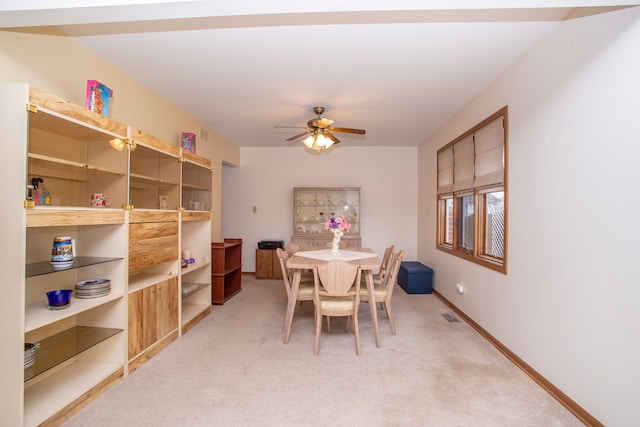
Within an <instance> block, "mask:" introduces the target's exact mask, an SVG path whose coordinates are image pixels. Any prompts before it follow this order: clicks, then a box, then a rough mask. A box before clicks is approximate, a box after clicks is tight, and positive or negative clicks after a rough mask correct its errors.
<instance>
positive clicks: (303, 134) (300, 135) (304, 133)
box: [286, 130, 311, 141]
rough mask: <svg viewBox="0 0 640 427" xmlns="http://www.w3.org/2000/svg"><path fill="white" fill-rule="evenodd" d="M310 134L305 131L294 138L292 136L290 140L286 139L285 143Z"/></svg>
mask: <svg viewBox="0 0 640 427" xmlns="http://www.w3.org/2000/svg"><path fill="white" fill-rule="evenodd" d="M310 133H311V131H310V130H307V131H305V132H302V133H299V134H298V135H295V136H292V137H291V138H288V139H286V141H293V140H294V139H298V138H301V137H303V136H305V135H308V134H310Z"/></svg>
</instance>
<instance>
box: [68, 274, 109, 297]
mask: <svg viewBox="0 0 640 427" xmlns="http://www.w3.org/2000/svg"><path fill="white" fill-rule="evenodd" d="M109 292H111V281H110V280H107V279H92V280H83V281H82V282H78V283H76V287H75V292H74V294H75V297H76V298H98V297H102V296H105V295H107V294H108V293H109Z"/></svg>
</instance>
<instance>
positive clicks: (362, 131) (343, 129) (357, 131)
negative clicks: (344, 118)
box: [327, 127, 365, 135]
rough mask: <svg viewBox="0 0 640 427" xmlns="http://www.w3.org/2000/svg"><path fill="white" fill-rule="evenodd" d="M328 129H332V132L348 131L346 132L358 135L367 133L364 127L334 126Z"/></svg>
mask: <svg viewBox="0 0 640 427" xmlns="http://www.w3.org/2000/svg"><path fill="white" fill-rule="evenodd" d="M327 130H330V131H331V132H346V133H357V134H358V135H364V134H365V130H364V129H351V128H334V127H330V128H328V129H327Z"/></svg>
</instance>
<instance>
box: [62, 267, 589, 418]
mask: <svg viewBox="0 0 640 427" xmlns="http://www.w3.org/2000/svg"><path fill="white" fill-rule="evenodd" d="M285 306H286V296H285V291H284V288H283V285H282V281H280V280H256V279H255V278H254V277H253V276H251V275H247V274H245V275H243V290H242V291H241V292H240V293H239V294H237V295H236V296H234V297H233V298H232V299H230V300H229V301H227V303H226V304H225V305H223V306H213V312H212V314H211V315H209V316H208V317H207V318H205V319H204V320H203V321H201V322H200V323H199V324H197V325H196V326H195V327H194V328H193V329H191V330H190V331H189V332H188V333H186V334H185V335H184V336H183V337H181V338H179V339H177V340H176V341H174V342H173V343H171V344H170V345H169V346H168V347H167V348H166V349H164V350H163V351H161V352H160V353H159V354H157V355H156V356H154V357H153V358H152V359H151V360H149V361H148V362H147V363H145V364H144V365H142V366H141V367H140V368H139V369H138V370H136V371H135V372H133V373H131V374H130V375H129V376H127V377H126V378H124V379H123V380H122V381H119V382H118V383H117V384H116V385H115V386H113V387H112V388H111V389H109V390H108V391H106V392H105V393H103V394H102V395H100V396H99V397H98V398H97V399H95V400H94V401H93V402H91V403H90V404H88V405H87V406H86V407H85V408H83V409H82V410H81V411H79V412H78V413H77V414H76V415H75V416H73V417H72V418H70V419H69V420H68V421H66V422H65V423H64V424H63V426H64V427H87V426H92V427H101V426H105V427H106V426H109V427H111V426H120V427H125V426H127V427H128V426H136V427H144V426H154V427H164V426H167V427H168V426H172V427H173V426H189V427H199V426H345V427H346V426H369V427H370V426H384V427H396V426H397V427H403V426H408V427H413V426H439V427H440V426H445V427H447V426H519V427H526V426H532V427H533V426H535V427H538V426H545V427H548V426H580V425H582V424H581V423H580V422H579V420H577V419H576V418H575V417H574V416H573V415H572V414H571V413H570V412H569V411H567V410H566V409H565V408H564V407H563V406H562V405H560V404H559V403H558V402H557V401H556V400H554V399H553V398H552V397H551V396H549V395H548V394H547V393H546V392H545V391H544V390H543V389H542V388H541V387H540V386H538V385H537V384H536V383H535V382H534V381H533V380H531V379H530V378H529V377H528V376H527V375H526V374H525V373H523V372H522V371H520V370H519V369H518V368H517V367H516V366H514V365H513V364H512V363H511V362H510V361H509V360H508V359H506V358H505V357H504V356H503V355H502V354H501V353H500V352H499V351H498V350H497V349H495V348H494V347H493V346H492V345H491V344H490V343H489V342H487V341H486V340H485V339H484V338H483V337H481V336H480V335H478V333H477V332H475V331H474V330H473V329H472V328H471V327H470V326H469V325H468V324H466V323H465V322H464V321H457V322H456V321H454V322H451V321H450V320H457V318H455V315H454V314H453V313H451V312H450V311H449V309H448V308H447V307H446V306H445V305H444V304H443V303H442V302H441V301H440V300H439V299H438V298H437V297H436V296H435V295H408V294H406V293H405V292H404V291H403V290H402V289H401V288H399V287H397V288H396V290H395V293H394V300H393V307H394V313H395V317H396V328H397V335H396V336H393V335H391V330H390V327H389V323H388V320H387V319H386V316H385V315H384V312H383V311H380V310H379V311H378V315H379V323H380V339H381V347H380V348H376V346H375V342H374V338H373V332H372V327H371V321H370V311H369V306H368V304H362V306H361V309H360V315H359V320H360V334H361V342H362V354H361V355H360V356H356V353H355V342H354V337H353V332H352V331H350V332H347V331H346V330H345V327H344V326H345V322H343V321H342V319H334V320H332V323H331V325H332V333H328V332H327V331H326V327H325V328H324V329H323V332H322V338H321V342H320V354H319V355H318V356H314V354H313V342H314V331H313V304H312V303H310V302H307V303H305V304H304V305H302V306H300V305H298V306H297V307H296V313H295V317H294V321H293V328H292V332H291V339H290V341H289V344H287V345H285V344H283V335H282V326H283V321H284V313H285V308H286V307H285ZM447 318H448V319H447Z"/></svg>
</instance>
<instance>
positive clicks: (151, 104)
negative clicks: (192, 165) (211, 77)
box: [0, 31, 240, 240]
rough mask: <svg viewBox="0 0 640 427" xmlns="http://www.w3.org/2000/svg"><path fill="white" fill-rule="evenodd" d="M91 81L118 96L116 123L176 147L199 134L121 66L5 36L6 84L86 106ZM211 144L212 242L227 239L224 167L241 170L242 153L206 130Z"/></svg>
mask: <svg viewBox="0 0 640 427" xmlns="http://www.w3.org/2000/svg"><path fill="white" fill-rule="evenodd" d="M87 80H99V81H101V82H102V83H104V84H106V85H107V86H109V87H110V88H111V89H112V90H113V91H114V103H113V110H112V113H111V117H112V118H113V119H115V120H118V121H120V122H123V123H126V124H129V125H132V126H134V127H136V128H139V129H141V130H143V131H145V132H147V133H149V134H151V135H154V136H156V137H158V138H160V139H163V140H165V141H167V142H169V143H171V144H176V145H177V143H178V135H179V134H180V132H194V133H196V134H199V129H200V127H201V124H200V123H198V122H197V121H196V120H195V119H193V118H192V117H190V116H188V115H187V114H186V113H185V112H183V111H181V110H179V109H178V108H177V107H175V106H174V105H172V104H170V103H169V102H168V101H167V100H166V99H164V98H162V97H161V96H160V95H158V94H156V93H154V92H151V91H150V90H149V89H148V88H146V87H145V86H144V85H143V84H141V83H140V82H138V81H136V80H134V79H132V78H131V77H129V76H128V75H126V74H124V73H123V72H122V71H120V70H119V69H118V68H117V67H116V66H114V65H112V64H109V63H107V62H105V61H104V60H103V59H101V58H100V57H98V56H96V55H95V54H93V53H92V52H90V51H88V50H87V49H85V48H84V47H83V46H82V45H81V44H79V43H77V42H75V41H74V40H71V39H68V38H66V37H56V36H43V35H34V34H21V33H11V32H4V31H0V82H5V83H6V82H24V83H29V84H31V85H32V86H35V87H38V88H40V89H43V90H45V91H47V92H50V93H51V94H53V95H56V96H59V97H61V98H64V99H67V100H69V101H71V102H73V103H75V104H79V105H84V99H85V90H86V84H87ZM205 129H206V130H207V132H208V135H209V141H208V142H206V143H205V141H201V140H197V146H196V147H197V153H198V154H199V155H201V156H204V157H207V158H210V159H211V160H212V164H213V203H212V207H213V215H212V224H211V238H212V240H219V239H220V236H221V216H220V211H221V207H222V193H221V185H222V183H221V179H222V162H226V163H229V164H234V165H238V164H239V163H240V150H239V148H238V147H237V146H236V145H235V144H233V143H232V142H231V141H229V140H227V139H225V138H223V137H222V136H220V135H218V134H217V133H216V132H215V131H214V130H212V129H207V128H205Z"/></svg>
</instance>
